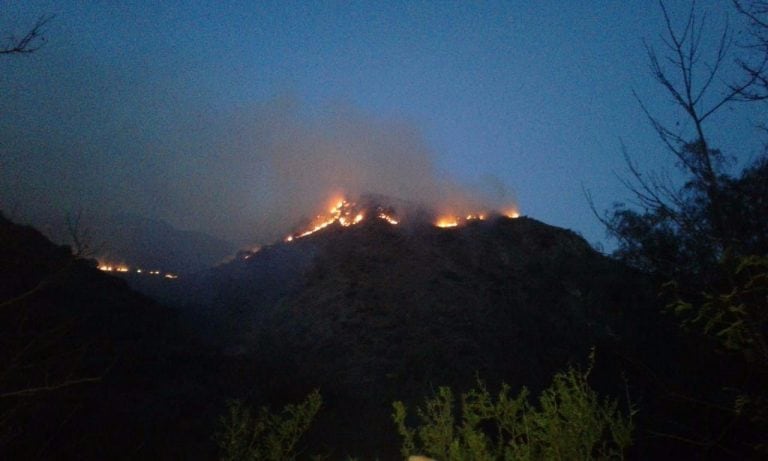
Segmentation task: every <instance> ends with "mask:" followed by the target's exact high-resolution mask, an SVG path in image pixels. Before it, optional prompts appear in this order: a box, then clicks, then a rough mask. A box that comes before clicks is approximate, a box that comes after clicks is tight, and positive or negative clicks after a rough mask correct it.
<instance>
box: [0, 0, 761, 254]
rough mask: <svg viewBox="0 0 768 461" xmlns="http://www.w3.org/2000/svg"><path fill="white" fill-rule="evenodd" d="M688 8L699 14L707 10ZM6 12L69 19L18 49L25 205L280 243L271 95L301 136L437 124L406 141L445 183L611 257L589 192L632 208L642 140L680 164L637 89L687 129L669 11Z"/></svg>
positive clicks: (15, 147) (752, 139) (656, 165)
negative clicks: (632, 179)
mask: <svg viewBox="0 0 768 461" xmlns="http://www.w3.org/2000/svg"><path fill="white" fill-rule="evenodd" d="M669 3H670V4H671V5H670V11H671V12H672V15H673V19H674V20H675V21H677V23H678V24H682V22H681V21H682V20H683V19H684V18H685V15H686V13H687V2H683V1H679V2H677V1H676V2H669ZM159 4H162V5H159ZM0 5H2V6H0V8H1V9H0V12H2V16H0V32H2V33H3V34H5V35H8V34H9V33H17V34H19V33H20V32H22V31H23V29H24V27H25V26H27V25H29V24H31V23H33V22H34V20H35V19H36V18H37V17H38V16H39V15H42V14H56V17H55V18H54V19H53V20H52V21H51V23H50V24H49V26H48V27H47V34H46V36H47V39H48V43H47V45H46V46H45V47H44V48H42V49H41V50H40V51H39V52H37V53H35V54H33V55H30V56H24V57H18V58H4V59H2V60H1V61H0V67H1V68H2V70H3V72H2V76H0V106H2V107H3V113H4V114H3V119H2V120H0V143H1V144H0V149H2V150H3V156H4V157H5V159H4V160H5V162H4V163H5V165H2V164H0V168H2V171H0V179H2V180H3V185H2V186H0V205H2V206H3V207H4V208H6V209H8V208H10V207H14V208H15V209H16V210H19V209H20V210H33V209H34V210H36V211H35V212H36V213H45V212H46V211H45V210H46V209H50V210H60V211H61V210H64V209H71V208H73V207H77V206H83V204H84V205H85V206H86V207H92V208H94V209H104V208H110V207H115V208H119V209H123V210H128V211H131V212H136V213H141V214H146V215H150V216H154V217H160V218H164V219H167V220H169V221H170V222H172V223H174V224H176V225H178V226H181V227H186V228H195V229H200V230H205V231H208V232H212V233H216V234H217V235H221V236H224V237H227V238H231V239H235V240H238V241H241V242H245V241H247V240H249V239H263V238H267V237H266V236H267V235H269V232H272V231H273V229H270V230H269V232H266V231H265V232H260V231H259V227H260V226H261V227H264V222H265V220H267V219H271V217H274V216H276V215H275V211H274V210H273V209H271V208H270V207H268V206H265V205H264V200H265V199H264V197H271V198H273V199H274V198H275V197H274V195H275V190H279V189H276V188H277V187H278V186H277V185H276V184H278V183H280V182H281V181H280V178H279V177H278V178H275V174H274V171H273V172H272V173H269V172H267V170H263V171H262V170H260V168H261V167H260V166H259V165H262V164H263V163H264V162H267V161H268V160H266V159H267V157H265V156H262V157H259V156H260V155H264V154H262V153H260V152H257V151H258V150H259V149H262V150H263V149H264V144H263V143H262V142H261V140H258V139H256V140H253V139H251V136H256V135H254V134H251V133H250V132H249V128H248V123H250V122H248V121H254V120H256V121H255V122H254V123H255V124H256V125H259V127H260V128H258V129H254V130H252V131H253V132H254V133H256V132H258V133H263V132H264V130H265V129H266V128H264V126H263V124H261V122H260V121H259V120H261V119H263V118H265V117H273V116H274V113H275V112H274V111H273V109H268V110H266V111H265V109H264V107H274V106H275V101H285V100H289V101H291V103H290V104H288V105H289V106H291V109H290V110H289V112H291V114H290V115H288V116H287V117H288V118H290V119H291V120H293V121H291V122H290V123H289V125H290V126H291V127H292V128H290V129H287V130H286V131H278V132H277V133H279V134H280V135H283V136H288V137H290V136H296V137H299V138H301V137H304V138H306V139H305V140H304V141H303V144H302V145H304V144H307V143H310V144H311V143H312V142H314V141H313V140H316V139H317V137H316V135H314V134H313V135H307V134H306V133H303V134H302V133H301V131H302V130H306V129H307V128H306V126H305V122H306V120H311V121H312V122H306V123H308V124H309V125H312V127H313V128H312V129H318V127H325V128H326V129H328V127H329V126H334V127H336V126H337V125H336V124H335V123H332V122H328V120H329V119H336V118H338V116H337V113H338V112H339V111H341V112H345V111H348V112H350V113H352V114H354V115H353V116H351V117H352V119H354V122H353V123H351V124H352V125H354V126H355V129H354V132H355V133H357V134H356V135H355V136H358V135H359V133H360V132H364V133H370V132H375V133H377V136H379V135H380V136H381V137H386V136H387V135H389V136H391V137H392V138H394V139H400V138H402V137H403V136H404V135H403V132H404V131H405V132H407V133H416V134H415V135H413V136H414V137H415V138H418V139H416V140H409V141H408V143H406V144H404V145H403V144H397V145H396V147H395V150H398V149H399V150H403V152H405V151H406V150H408V149H410V151H412V152H413V153H414V154H413V155H419V156H427V157H428V158H429V161H430V162H432V163H433V164H434V168H435V170H436V173H435V174H434V175H435V176H437V177H438V178H440V179H445V180H450V181H452V182H455V183H458V184H462V185H466V186H467V187H469V188H473V187H478V186H477V185H478V184H481V185H482V184H485V183H489V182H493V183H502V184H504V185H505V186H506V188H507V189H508V191H509V192H510V195H513V196H514V197H515V198H516V200H517V201H518V203H519V206H520V208H521V209H522V211H523V213H524V214H527V215H530V216H532V217H534V218H537V219H540V220H542V221H545V222H547V223H550V224H554V225H558V226H562V227H567V228H571V229H573V230H575V231H577V232H579V233H581V234H582V235H584V236H585V238H587V240H589V241H590V242H591V243H594V242H602V243H604V244H605V245H607V246H608V247H610V246H611V244H610V243H609V242H607V241H606V239H605V233H604V230H603V229H602V227H601V225H600V224H599V223H598V222H597V221H596V220H595V218H594V217H593V216H592V214H591V212H590V210H589V207H588V205H587V203H586V200H585V198H584V196H583V194H582V186H583V187H585V188H587V189H590V190H591V191H592V193H593V195H594V197H595V200H596V203H597V205H598V207H599V208H601V209H602V208H607V207H609V206H610V205H611V203H612V202H614V201H616V200H626V199H629V198H630V196H629V194H628V192H627V191H625V190H624V189H623V188H622V186H621V185H620V183H619V181H618V179H617V178H616V177H615V173H619V174H621V173H622V172H623V171H624V165H623V159H622V155H621V143H622V142H623V143H624V144H625V145H626V146H627V148H628V150H629V152H630V153H631V154H632V155H633V156H634V157H635V158H637V159H638V161H639V162H640V163H641V164H642V165H643V166H644V167H645V168H647V169H669V170H670V171H674V167H673V162H672V160H671V159H670V158H669V156H668V155H667V154H666V153H665V152H664V151H663V149H662V148H661V146H660V144H659V142H658V140H657V139H656V137H655V134H654V133H653V131H652V130H651V129H650V127H649V126H648V123H647V121H646V120H645V118H644V116H643V114H642V112H641V111H640V108H639V105H638V103H637V102H636V100H635V99H634V96H633V94H632V91H633V90H634V91H636V92H637V93H638V94H639V95H640V96H641V97H642V98H643V99H644V100H645V101H647V103H648V105H649V107H650V108H651V109H652V110H653V111H654V112H655V113H657V114H658V115H660V116H662V117H663V118H664V119H665V120H668V121H670V122H671V123H672V124H674V123H676V122H680V123H681V124H680V125H679V126H680V130H681V131H682V132H685V129H686V128H688V127H687V125H686V122H685V119H684V117H682V116H681V115H680V114H679V113H678V112H676V111H675V110H674V107H673V105H672V104H671V103H670V101H669V98H668V97H667V95H665V94H664V93H663V92H662V90H661V89H660V88H659V87H658V86H656V85H655V83H654V82H653V80H652V78H651V77H650V75H649V72H648V64H647V58H646V54H645V49H644V47H643V40H646V41H647V42H648V43H649V44H651V45H653V46H659V45H660V42H659V40H658V36H659V34H660V33H662V32H663V18H662V16H661V12H660V10H659V8H658V6H657V4H656V3H655V2H651V1H622V2H611V1H602V2H601V1H594V2H587V1H583V2H561V1H541V2H526V1H507V2H395V1H391V2H389V1H388V2H287V1H279V2H255V1H253V2H200V1H194V2H192V1H190V2H107V1H94V2H81V1H51V2H45V1H28V2H26V1H25V2H18V3H14V4H9V3H6V2H3V3H2V4H0ZM697 7H698V10H699V11H700V12H702V13H704V12H706V14H707V25H708V27H710V26H711V27H710V28H711V30H713V31H719V30H720V27H722V25H723V24H724V23H725V21H726V18H728V20H729V24H730V26H731V28H732V30H733V31H734V33H737V32H738V31H739V30H740V27H741V22H740V18H738V17H737V16H736V15H735V14H734V13H733V12H732V11H729V9H728V4H727V2H722V1H700V2H698V3H697ZM738 37H739V36H737V37H736V38H738ZM711 44H712V41H711V40H710V41H709V42H707V41H705V45H711ZM734 75H735V74H727V73H726V74H724V78H728V77H733V76H734ZM278 105H280V104H278ZM339 108H343V109H339ZM284 110H285V109H283V108H281V109H279V110H278V112H281V113H282V111H284ZM761 111H762V107H756V106H751V107H745V106H743V107H739V106H734V107H732V108H728V109H727V110H725V111H723V112H722V113H721V115H720V116H719V117H717V118H713V119H712V120H711V122H710V123H711V125H712V128H711V133H712V137H713V139H714V140H715V144H716V145H717V146H719V147H721V148H723V150H724V151H725V152H726V153H727V154H730V155H733V156H736V157H737V159H738V161H737V163H736V164H735V165H734V168H736V169H738V167H739V166H740V165H743V164H744V163H745V162H747V161H749V159H751V158H753V157H754V156H755V155H756V154H757V153H758V152H759V151H760V149H761V143H762V139H761V137H760V136H759V134H758V133H757V131H756V130H754V129H753V128H752V126H754V125H755V124H756V123H757V122H758V121H759V119H760V117H761V114H762V112H761ZM318 120H319V122H318ZM346 125H349V123H347V124H346ZM346 125H345V126H346ZM367 125H371V127H372V128H370V129H368V128H364V127H365V126H367ZM404 126H405V127H407V129H404V128H403V127H404ZM312 129H310V130H309V131H312ZM297 131H299V133H298V134H297ZM329 132H331V133H333V132H332V130H331V131H329ZM388 133H389V134H388ZM273 135H274V133H273ZM275 136H277V135H275ZM355 136H346V135H336V134H330V135H329V137H338V138H343V139H347V138H348V137H349V138H350V139H353V141H352V143H353V144H354V139H358V138H356V137H355ZM366 136H369V135H368V134H366ZM408 136H410V135H406V137H408ZM304 138H302V139H304ZM393 142H394V141H391V142H390V141H387V142H384V143H383V144H381V145H379V146H378V147H377V148H376V149H379V150H378V151H377V152H379V153H380V154H381V155H382V156H384V157H386V155H387V153H386V152H382V151H381V149H384V148H385V147H382V146H390V145H393V144H392V143H393ZM334 146H336V147H337V148H338V147H339V146H338V145H336V144H334ZM376 149H374V150H376ZM299 150H300V149H299ZM342 150H343V146H342ZM353 150H354V149H350V152H352V151H353ZM213 151H216V152H217V154H215V155H213V154H211V152H213ZM302 152H303V151H302ZM251 153H252V154H253V155H251ZM274 155H280V153H279V152H276V153H274ZM350 155H355V154H354V153H350ZM398 155H407V153H401V154H398ZM398 155H396V156H394V157H393V159H400V160H397V161H399V162H400V161H402V158H403V157H401V156H398ZM252 158H256V159H261V160H252ZM393 161H395V160H393ZM259 162H262V163H259ZM321 163H322V162H321ZM404 163H405V164H408V161H404ZM369 164H370V163H366V162H363V163H361V165H369ZM374 164H376V163H375V162H374ZM376 165H378V164H376ZM201 172H202V173H201ZM209 172H210V174H209ZM179 176H183V177H184V178H186V179H184V180H179V179H178V177H179ZM398 187H400V186H398ZM313 191H314V189H313ZM313 193H314V192H313ZM406 198H407V197H406ZM190 209H192V210H195V212H193V213H191V212H190V211H189V210H190ZM19 213H20V214H21V215H22V216H23V215H24V212H23V211H21V212H19ZM267 227H268V226H267Z"/></svg>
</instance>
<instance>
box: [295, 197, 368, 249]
mask: <svg viewBox="0 0 768 461" xmlns="http://www.w3.org/2000/svg"><path fill="white" fill-rule="evenodd" d="M354 205H355V204H354V203H350V202H347V201H346V200H344V199H341V200H339V201H338V202H336V205H335V206H334V207H333V208H331V209H330V210H329V213H330V214H331V216H330V217H327V216H326V217H323V216H318V217H317V219H318V221H319V222H317V221H316V224H314V225H313V226H312V228H311V229H309V230H307V231H304V232H301V233H298V234H291V235H289V236H288V237H286V238H285V242H288V243H290V242H292V241H294V240H295V239H299V238H302V237H306V236H308V235H312V234H314V233H315V232H317V231H319V230H322V229H325V228H326V227H328V226H330V225H332V224H334V223H336V222H338V223H339V224H340V225H341V226H343V227H349V226H353V225H355V224H358V223H359V222H360V221H362V220H363V219H364V218H365V216H364V215H363V213H358V214H357V215H356V216H354V217H353V216H352V212H353V207H354Z"/></svg>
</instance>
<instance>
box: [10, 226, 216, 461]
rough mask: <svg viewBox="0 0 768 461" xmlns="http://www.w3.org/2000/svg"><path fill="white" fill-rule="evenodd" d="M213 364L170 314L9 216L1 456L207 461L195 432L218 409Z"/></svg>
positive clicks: (205, 445) (206, 427)
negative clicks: (209, 382) (208, 382)
mask: <svg viewBox="0 0 768 461" xmlns="http://www.w3.org/2000/svg"><path fill="white" fill-rule="evenodd" d="M214 363H217V362H216V361H214V360H211V359H210V354H209V353H208V352H206V351H205V350H204V349H202V348H200V347H198V346H196V345H195V343H194V342H191V341H189V340H187V339H186V338H185V337H184V334H183V331H182V330H181V328H180V326H179V323H178V321H177V319H176V315H175V314H174V313H173V312H172V311H171V310H169V309H167V308H165V307H162V306H160V305H158V304H157V303H155V302H154V301H152V300H150V299H149V298H146V297H145V296H143V295H140V294H139V293H136V292H134V291H132V290H130V289H129V288H128V286H127V285H126V283H125V281H123V280H121V279H119V278H116V277H113V276H110V275H107V274H104V273H102V272H101V271H99V270H97V269H96V268H95V263H94V262H89V261H86V260H77V259H74V258H73V257H72V256H71V254H70V250H69V248H67V247H61V246H57V245H54V244H52V243H51V242H50V241H49V240H48V239H46V238H45V237H43V235H42V234H41V233H39V232H38V231H36V230H35V229H33V228H31V227H26V226H19V225H16V224H13V223H11V222H10V221H8V220H6V219H5V218H3V217H2V216H0V453H2V456H1V457H2V458H3V459H137V458H155V459H156V458H158V457H159V458H178V457H182V458H188V457H189V456H190V454H192V455H194V456H193V457H202V458H209V457H211V456H213V453H212V452H211V449H212V447H211V443H210V442H209V441H208V440H207V439H202V440H201V442H200V443H198V442H196V441H195V439H194V437H190V435H189V434H187V433H186V432H193V433H197V434H200V433H206V432H210V431H211V430H212V427H213V426H212V423H213V421H214V419H215V417H216V415H217V413H218V412H219V411H220V410H219V406H218V405H219V404H221V401H223V397H222V400H221V401H219V400H217V399H216V396H217V395H218V394H217V393H218V392H219V388H218V387H217V386H214V385H206V384H205V382H206V380H208V379H211V378H212V377H213V376H216V368H214V367H213V364H214ZM203 372H205V373H203ZM181 428H184V430H180V429H181ZM206 453H207V455H206Z"/></svg>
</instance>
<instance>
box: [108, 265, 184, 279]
mask: <svg viewBox="0 0 768 461" xmlns="http://www.w3.org/2000/svg"><path fill="white" fill-rule="evenodd" d="M97 268H98V269H99V270H100V271H104V272H120V273H124V274H127V273H130V272H133V273H136V274H145V273H146V274H149V275H162V276H163V277H165V278H167V279H177V278H179V276H178V275H176V274H173V273H171V272H165V273H163V272H160V271H159V270H151V271H147V272H145V271H144V270H143V269H141V268H138V267H137V268H136V269H132V268H130V267H129V266H126V265H122V264H121V265H119V266H117V265H113V264H108V263H100V264H99V265H98V266H97Z"/></svg>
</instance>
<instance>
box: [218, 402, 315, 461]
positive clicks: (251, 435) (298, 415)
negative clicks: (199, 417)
mask: <svg viewBox="0 0 768 461" xmlns="http://www.w3.org/2000/svg"><path fill="white" fill-rule="evenodd" d="M321 405H322V398H321V397H320V393H319V392H318V391H317V390H315V391H312V392H311V393H310V394H309V395H308V396H307V398H306V399H305V400H304V401H303V402H301V403H298V404H289V405H286V406H285V407H284V408H283V410H282V411H281V412H279V413H273V412H271V411H269V409H268V408H267V407H262V408H261V409H260V411H259V413H258V415H253V414H252V412H251V410H250V409H249V408H248V407H247V406H246V405H245V404H244V403H243V402H241V401H239V400H235V401H232V402H229V404H228V413H227V415H226V416H223V417H222V418H221V421H220V429H219V431H218V432H217V433H216V435H215V436H214V438H215V440H216V442H217V444H218V445H219V449H220V451H221V459H222V460H224V461H246V460H255V461H280V460H291V459H295V458H296V453H295V451H296V444H297V443H298V441H299V439H300V438H301V436H302V435H303V434H304V433H305V432H306V431H307V429H308V428H309V425H310V424H311V422H312V420H313V419H314V417H315V415H316V414H317V412H318V410H319V409H320V406H321Z"/></svg>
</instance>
